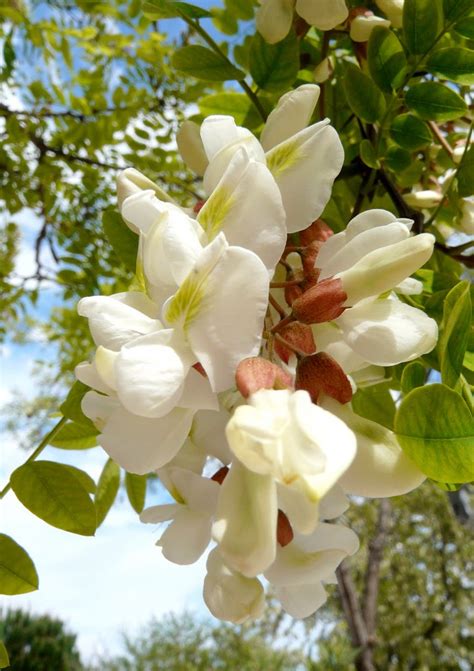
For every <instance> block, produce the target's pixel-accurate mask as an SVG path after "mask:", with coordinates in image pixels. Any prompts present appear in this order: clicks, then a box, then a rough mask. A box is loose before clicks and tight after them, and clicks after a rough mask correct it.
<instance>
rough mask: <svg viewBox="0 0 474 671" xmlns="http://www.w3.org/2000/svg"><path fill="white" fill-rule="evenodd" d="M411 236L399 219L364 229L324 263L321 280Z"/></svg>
mask: <svg viewBox="0 0 474 671" xmlns="http://www.w3.org/2000/svg"><path fill="white" fill-rule="evenodd" d="M409 236H410V231H409V230H408V229H407V227H406V226H405V225H404V224H403V223H401V222H398V221H395V222H393V223H391V224H387V225H386V226H380V227H378V228H371V229H369V230H366V231H362V232H361V233H359V235H356V236H354V237H353V238H352V239H351V240H348V241H347V243H346V244H345V245H344V247H343V248H342V249H340V250H339V252H338V253H337V254H335V255H334V256H333V257H332V258H331V259H330V260H329V261H328V262H327V263H326V264H325V265H324V267H323V268H322V271H321V274H320V276H319V280H320V281H321V280H325V279H327V278H328V277H332V276H333V275H335V274H336V273H340V272H342V271H343V270H347V268H350V267H351V266H353V265H354V264H355V263H357V261H359V260H360V259H361V258H363V257H364V256H365V255H366V254H368V253H369V252H372V251H373V250H375V249H380V248H382V247H387V246H388V245H393V244H394V243H396V242H400V241H401V240H406V239H407V238H408V237H409ZM319 264H320V261H319V258H317V259H316V266H317V267H321V266H320V265H319Z"/></svg>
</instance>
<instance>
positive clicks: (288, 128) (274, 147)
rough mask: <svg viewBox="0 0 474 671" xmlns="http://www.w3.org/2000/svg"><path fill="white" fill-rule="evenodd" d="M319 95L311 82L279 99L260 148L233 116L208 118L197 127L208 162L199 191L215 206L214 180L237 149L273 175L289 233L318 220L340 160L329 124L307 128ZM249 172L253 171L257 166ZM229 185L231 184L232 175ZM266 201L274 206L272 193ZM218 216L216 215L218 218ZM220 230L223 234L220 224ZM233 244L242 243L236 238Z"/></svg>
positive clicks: (339, 148)
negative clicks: (204, 193) (199, 130)
mask: <svg viewBox="0 0 474 671" xmlns="http://www.w3.org/2000/svg"><path fill="white" fill-rule="evenodd" d="M318 97H319V87H318V86H316V85H314V84H304V85H303V86H300V87H299V88H297V89H296V90H294V91H290V92H289V93H287V94H285V95H284V96H282V97H281V98H280V100H279V102H278V104H277V106H276V108H275V109H274V110H273V112H272V113H271V114H270V116H269V118H268V120H267V123H266V124H265V127H264V130H263V132H262V144H260V142H259V141H258V140H257V138H256V137H255V136H254V135H252V133H251V132H250V131H249V130H247V129H246V128H241V127H239V126H237V125H236V124H235V121H234V119H233V118H232V117H228V116H210V117H207V118H206V119H205V120H204V121H203V123H202V125H201V138H202V144H203V147H204V151H205V153H206V156H207V158H208V161H209V164H208V166H207V168H206V171H205V174H204V188H205V189H206V191H207V192H208V193H209V194H212V195H211V198H210V200H211V199H212V197H214V199H215V201H216V202H218V203H219V200H218V196H217V192H218V190H219V187H218V185H219V182H220V181H221V180H222V179H223V176H224V175H225V173H226V170H227V169H228V168H229V164H230V163H231V161H232V160H233V159H234V157H235V155H236V153H237V152H238V151H239V150H240V151H244V152H245V153H246V154H247V157H248V159H247V160H248V161H249V162H250V164H252V162H257V163H263V164H264V165H265V164H266V166H267V168H268V169H269V170H270V172H271V174H272V175H273V178H274V180H275V181H276V183H277V185H278V188H279V190H280V192H281V198H282V201H283V207H284V210H285V212H286V228H287V231H288V232H289V233H292V232H295V231H300V230H302V229H304V228H306V227H307V226H309V225H310V223H311V222H312V221H314V220H315V219H317V218H318V217H319V216H320V214H321V212H322V211H323V209H324V207H325V206H326V203H327V201H328V200H329V197H330V194H331V187H332V184H333V182H334V180H335V178H336V176H337V175H338V173H339V171H340V169H341V167H342V164H343V160H344V152H343V149H342V145H341V142H340V140H339V137H338V135H337V133H336V131H335V130H334V128H332V127H331V126H329V125H328V124H329V120H328V119H325V120H324V121H320V122H318V123H316V124H313V125H311V126H309V127H306V126H307V124H308V122H309V120H310V118H311V115H312V113H313V110H314V107H315V105H316V103H317V100H318ZM241 161H242V159H241ZM252 170H253V171H254V172H257V169H256V168H252ZM258 172H259V173H260V172H262V169H260V170H259V171H258ZM263 174H264V173H263V172H262V175H263ZM249 179H250V178H249ZM266 181H267V182H268V178H266ZM230 183H231V185H232V184H235V177H234V178H232V179H230ZM222 185H223V186H224V185H225V181H223V182H222ZM219 186H220V185H219ZM261 189H262V187H260V190H261ZM214 190H216V193H215V194H214ZM267 192H268V193H270V191H269V187H265V189H264V194H266V193H267ZM224 193H225V192H224ZM252 193H253V190H252V192H249V193H248V196H247V197H248V199H249V201H252ZM272 193H273V192H272ZM264 194H263V195H262V196H260V198H259V199H258V201H257V205H258V207H257V210H258V211H260V212H264V208H262V207H261V200H262V198H263V197H264ZM271 199H273V200H274V202H275V204H276V202H277V199H276V197H275V196H274V195H272V196H271V198H267V201H265V202H269V200H271ZM224 200H225V198H224ZM240 200H241V199H240V198H239V199H238V201H237V202H240ZM247 207H250V203H249V204H248V205H247ZM274 207H275V205H274ZM221 209H222V208H221ZM203 210H204V208H203ZM222 218H223V217H222V215H221V214H220V216H219V218H218V219H222ZM198 219H200V218H199V217H198ZM240 226H242V223H241V224H240ZM256 228H258V227H256ZM261 228H262V229H264V228H265V227H264V226H262V227H261ZM222 230H224V232H225V231H226V229H225V225H222ZM236 230H238V229H236ZM239 235H240V233H239ZM260 235H261V234H260ZM233 241H234V244H241V242H239V239H237V238H233ZM254 251H256V252H257V253H259V252H258V251H257V250H254ZM280 253H281V252H280ZM267 263H268V262H267Z"/></svg>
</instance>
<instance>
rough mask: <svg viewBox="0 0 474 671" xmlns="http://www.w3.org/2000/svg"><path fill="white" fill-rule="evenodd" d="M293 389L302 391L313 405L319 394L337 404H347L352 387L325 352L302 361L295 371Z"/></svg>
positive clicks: (350, 396)
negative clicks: (334, 400)
mask: <svg viewBox="0 0 474 671" xmlns="http://www.w3.org/2000/svg"><path fill="white" fill-rule="evenodd" d="M295 389H304V390H305V391H307V392H308V394H309V395H310V396H311V400H312V401H313V403H317V402H318V398H319V395H320V394H321V393H323V394H326V395H327V396H331V398H335V399H336V401H339V403H348V402H349V401H350V400H351V398H352V387H351V383H350V382H349V379H348V377H347V375H346V374H345V373H344V371H343V370H342V368H341V367H340V365H339V364H338V363H337V361H335V359H333V358H332V356H330V355H329V354H327V353H326V352H318V353H317V354H313V355H312V356H307V357H305V358H304V359H302V360H301V361H300V362H299V364H298V367H297V369H296V381H295Z"/></svg>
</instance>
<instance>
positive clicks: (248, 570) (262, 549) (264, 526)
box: [213, 460, 278, 577]
mask: <svg viewBox="0 0 474 671" xmlns="http://www.w3.org/2000/svg"><path fill="white" fill-rule="evenodd" d="M277 512H278V510H277V496H276V487H275V484H274V482H273V478H272V477H271V476H268V475H256V474H255V473H252V472H251V471H249V470H247V469H246V468H245V467H244V466H242V465H241V464H240V463H239V462H238V461H237V460H235V461H234V463H233V464H232V468H231V469H230V471H229V473H228V474H227V476H226V478H225V480H224V482H223V483H222V485H221V491H220V496H219V502H218V506H217V515H216V522H215V523H214V527H213V536H214V538H215V540H216V541H217V542H218V543H219V551H220V553H221V555H222V556H223V557H224V560H225V561H226V563H227V564H228V565H229V566H230V567H231V568H232V569H234V570H235V571H239V572H240V573H242V574H243V575H245V576H247V577H253V576H256V575H258V574H259V573H262V572H263V571H264V570H265V569H266V568H268V567H269V566H270V564H271V563H272V562H273V560H274V558H275V553H276V523H277Z"/></svg>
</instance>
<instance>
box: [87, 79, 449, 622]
mask: <svg viewBox="0 0 474 671" xmlns="http://www.w3.org/2000/svg"><path fill="white" fill-rule="evenodd" d="M318 95H319V89H318V87H317V86H312V85H305V86H302V87H300V88H298V89H297V90H295V91H292V92H290V93H288V94H286V95H285V96H283V97H282V98H281V99H280V101H279V103H278V105H277V107H276V108H275V110H274V111H273V112H272V113H271V115H270V116H269V119H268V121H267V123H266V125H265V127H264V129H263V131H262V134H261V138H260V141H258V140H257V138H256V137H255V136H254V135H252V134H251V133H250V132H249V131H248V130H247V129H245V128H240V127H238V126H236V124H235V122H234V121H233V119H232V118H230V117H223V116H214V117H209V118H207V119H205V120H204V122H203V124H202V125H201V127H200V128H199V127H198V126H197V125H196V124H193V123H191V122H186V123H185V124H184V126H183V127H182V129H181V131H180V133H179V136H178V146H179V147H180V149H181V151H182V153H183V155H184V157H185V159H186V160H187V161H188V162H189V164H190V165H192V166H193V167H194V168H195V169H196V170H197V171H198V172H199V173H200V174H201V175H203V186H204V190H205V192H206V194H207V199H206V200H205V202H204V203H203V204H202V203H200V204H199V207H196V208H195V210H196V212H194V213H193V215H191V214H190V213H189V212H188V211H186V210H184V209H182V208H180V207H179V206H177V205H176V204H174V203H172V202H169V200H167V197H166V195H165V194H163V193H162V192H161V191H160V190H159V189H158V187H156V186H155V185H154V184H153V183H152V182H151V181H149V180H148V179H147V178H146V177H144V176H143V175H141V174H140V173H138V172H137V171H135V170H133V169H129V170H126V171H125V172H124V173H122V175H121V176H120V177H119V181H118V191H119V205H120V211H121V214H122V217H123V219H124V221H125V222H126V223H127V225H128V226H129V227H130V228H131V229H132V230H133V231H134V232H135V233H136V234H137V235H138V236H139V252H138V259H137V274H138V276H139V277H141V278H142V285H143V286H142V290H139V291H137V290H134V291H129V292H125V293H122V294H116V295H112V296H92V297H89V298H84V299H82V300H81V301H80V303H79V306H78V310H79V313H80V314H81V315H83V316H84V317H87V318H88V320H89V327H90V330H91V334H92V336H93V339H94V341H95V343H96V345H97V349H96V352H95V354H94V357H93V359H92V361H90V362H84V363H82V364H80V365H79V366H78V367H77V369H76V374H77V377H78V378H79V379H80V380H81V381H82V382H84V383H85V384H87V385H88V386H89V387H90V388H91V390H90V391H88V392H87V394H86V395H85V397H84V400H83V404H82V407H83V411H84V413H85V414H86V415H87V416H88V417H89V418H91V419H92V421H93V422H94V423H95V424H96V426H97V427H98V428H99V430H100V436H99V442H100V444H101V445H102V446H103V448H104V449H105V450H106V451H107V452H108V453H109V455H110V456H111V457H112V458H113V459H114V460H115V461H116V462H117V463H118V464H120V465H121V466H122V467H123V468H125V469H127V470H128V471H130V472H132V473H139V474H146V473H149V472H152V471H156V472H157V474H158V476H159V478H160V480H161V482H162V483H163V485H164V487H165V488H166V489H167V491H168V492H169V494H170V500H171V501H172V502H171V503H165V504H160V505H154V506H152V507H150V508H147V509H146V510H145V511H144V512H143V513H142V521H143V522H147V523H152V524H158V523H163V522H169V524H168V526H167V527H166V529H165V531H164V533H163V534H162V535H161V537H160V539H159V541H158V544H159V545H160V546H161V548H162V551H163V554H164V556H166V557H167V558H168V559H169V560H170V561H173V562H176V563H179V564H189V563H192V562H194V561H196V560H197V559H198V558H199V557H201V556H202V554H203V553H204V552H205V551H206V550H207V548H208V546H209V544H210V543H213V544H214V547H213V549H212V550H211V552H210V553H209V555H208V559H207V576H206V578H205V581H204V598H205V601H206V603H207V605H208V607H209V608H210V610H211V611H212V613H213V614H214V615H216V616H217V617H220V618H222V619H226V620H230V621H233V622H243V621H245V620H246V619H247V618H248V617H256V616H258V615H259V614H260V613H261V612H262V609H263V607H264V590H263V586H262V583H261V582H260V580H259V576H261V575H263V576H264V577H265V578H266V580H267V581H268V582H270V583H271V584H272V585H273V586H274V589H275V592H276V595H277V597H278V598H279V599H280V601H281V603H282V604H283V606H284V608H285V609H286V610H287V611H288V612H289V613H290V614H292V615H294V616H296V617H305V616H307V615H309V614H311V613H312V612H314V611H315V610H316V609H317V608H318V607H319V606H320V605H321V604H322V603H323V602H324V601H325V599H326V591H325V588H324V586H323V585H324V584H325V583H331V582H334V580H335V575H334V574H335V570H336V568H337V566H338V565H339V563H340V562H341V561H342V560H343V559H344V557H346V556H348V555H351V554H353V553H354V552H355V551H356V550H357V547H358V540H357V537H356V535H355V534H354V533H353V532H352V531H351V530H350V529H349V528H347V527H345V526H343V525H342V524H340V523H335V522H329V521H330V520H335V519H336V518H338V517H339V516H340V515H341V514H342V513H343V512H344V511H345V510H346V508H347V506H348V500H347V498H346V493H350V494H359V495H363V496H392V495H395V494H400V493H404V492H406V491H409V490H411V489H413V488H414V487H416V486H418V484H420V482H421V481H422V480H423V479H424V475H423V474H422V473H421V472H420V471H419V470H418V469H417V468H416V466H415V465H414V464H412V463H411V462H410V460H409V459H408V458H407V457H406V456H405V455H404V453H403V452H402V451H401V449H400V447H399V446H398V444H397V442H396V439H395V437H394V435H393V434H392V433H391V432H390V431H389V430H388V429H385V428H384V427H381V426H379V425H378V424H375V423H374V422H370V421H368V420H365V419H363V418H361V417H359V416H358V415H356V414H355V413H354V412H353V411H352V410H351V408H350V400H351V397H352V392H353V388H354V386H355V385H356V384H360V383H363V382H364V381H367V380H371V381H373V380H374V379H378V378H380V377H383V375H384V371H383V368H382V367H384V366H390V365H394V364H397V363H400V362H402V361H409V360H411V359H413V358H416V357H417V356H419V355H421V354H423V353H425V352H428V351H430V350H431V349H432V348H433V347H434V345H435V342H436V324H435V322H433V320H431V319H429V318H428V317H426V315H424V313H422V312H421V311H420V310H417V309H415V308H413V307H411V306H409V305H407V304H406V303H404V302H402V301H401V300H400V298H398V295H397V294H403V293H404V292H405V293H410V292H416V291H418V290H419V286H418V284H417V283H416V281H414V280H411V279H410V278H409V276H410V275H411V273H413V272H414V271H415V270H417V269H418V268H419V267H420V266H421V265H423V264H424V263H425V262H426V261H427V259H428V258H429V256H430V254H431V252H432V249H433V242H434V239H433V237H432V236H431V235H428V234H424V235H418V236H411V235H410V224H411V222H409V221H406V220H400V219H397V218H396V217H395V216H394V215H392V214H391V213H389V212H386V211H383V210H374V211H369V212H364V213H363V214H361V215H359V216H357V217H355V218H354V219H353V220H352V221H351V222H349V224H348V226H347V228H346V230H345V231H344V232H343V233H338V234H337V235H332V231H330V229H329V228H328V227H327V226H326V225H325V224H324V222H322V221H321V220H319V219H318V218H319V217H320V215H321V213H322V211H323V209H324V207H325V205H326V203H327V201H328V199H329V197H330V191H331V187H332V183H333V181H334V179H335V177H336V176H337V174H338V172H339V170H340V169H341V167H342V163H343V151H342V146H341V143H340V141H339V138H338V136H337V133H336V132H335V130H334V129H333V128H332V127H331V126H330V125H329V122H328V120H325V121H322V122H319V123H315V124H312V125H309V126H308V123H309V121H310V118H311V116H312V113H313V110H314V107H315V105H316V103H317V99H318Z"/></svg>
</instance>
